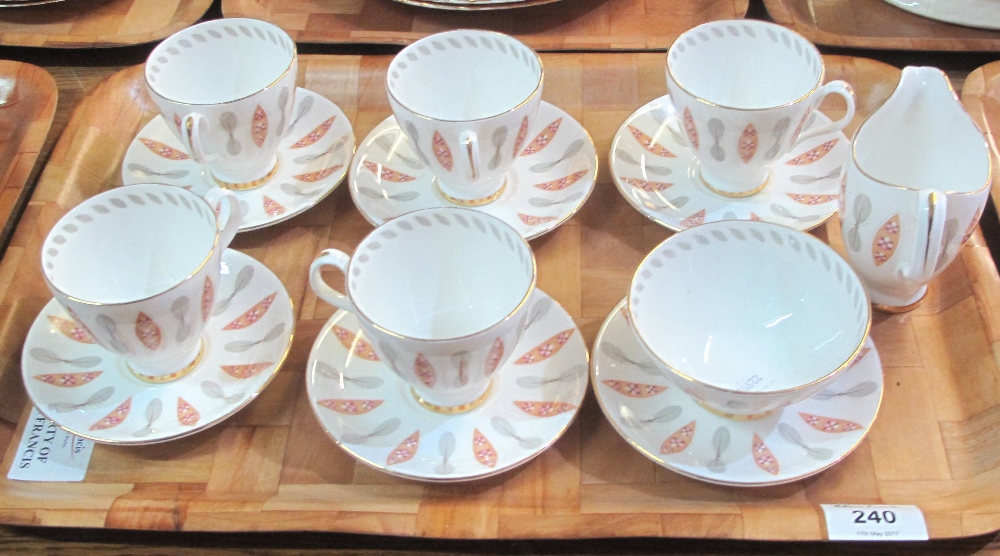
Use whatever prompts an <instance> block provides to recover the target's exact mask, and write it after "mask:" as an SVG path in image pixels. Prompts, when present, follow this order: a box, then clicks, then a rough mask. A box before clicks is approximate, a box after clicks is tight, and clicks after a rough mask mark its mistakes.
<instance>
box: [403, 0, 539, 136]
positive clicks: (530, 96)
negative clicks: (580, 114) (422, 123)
mask: <svg viewBox="0 0 1000 556" xmlns="http://www.w3.org/2000/svg"><path fill="white" fill-rule="evenodd" d="M552 1H553V2H554V1H555V0H552ZM459 32H471V33H477V34H483V35H496V36H500V37H505V38H509V39H511V40H513V41H515V42H517V43H518V44H520V45H521V46H523V47H524V48H525V49H527V50H528V51H529V52H531V54H532V55H533V56H534V57H535V60H536V61H537V62H538V83H536V84H535V88H534V89H533V90H532V91H531V93H530V94H528V96H527V97H525V99H524V100H522V101H521V102H519V103H517V106H514V107H513V108H508V109H507V110H503V111H501V112H497V113H496V114H490V115H489V116H483V117H481V118H472V119H448V118H435V117H433V116H428V115H426V114H422V113H420V112H417V111H416V110H413V109H412V108H410V107H409V106H407V105H406V103H404V102H402V101H401V100H399V98H397V97H396V95H395V94H393V92H392V88H391V87H389V81H388V79H387V80H386V83H385V92H386V94H387V95H388V96H389V98H390V99H391V100H392V101H393V102H395V103H396V104H398V105H399V106H400V107H401V108H403V109H405V110H406V111H407V112H409V113H410V114H412V115H414V116H416V117H418V118H420V119H422V120H426V121H428V122H446V123H475V122H483V121H486V120H490V119H493V118H497V117H500V116H503V115H505V114H510V113H512V112H516V111H517V110H519V109H521V108H522V107H524V106H525V105H526V104H529V103H530V102H532V101H533V100H534V99H535V98H536V97H538V96H540V94H541V91H542V85H544V84H545V64H543V63H542V57H541V56H539V55H538V52H536V51H535V49H533V48H529V47H528V45H526V44H524V43H523V42H521V41H519V40H518V39H517V38H515V37H512V36H511V35H506V34H504V33H498V32H496V31H487V30H485V29H455V30H452V31H445V32H442V33H436V34H434V35H430V36H427V37H424V38H422V39H420V40H418V41H416V42H414V43H413V44H410V45H409V46H407V47H406V48H404V49H403V50H401V51H400V52H399V54H397V55H396V56H394V57H393V59H392V62H389V68H390V69H391V68H392V63H393V62H395V61H396V59H397V58H399V57H400V56H402V55H403V54H404V53H406V52H407V51H409V50H412V49H414V48H416V47H417V45H420V44H422V43H423V42H424V41H429V40H430V39H431V38H433V37H437V36H440V35H450V34H452V33H459ZM400 127H402V126H400Z"/></svg>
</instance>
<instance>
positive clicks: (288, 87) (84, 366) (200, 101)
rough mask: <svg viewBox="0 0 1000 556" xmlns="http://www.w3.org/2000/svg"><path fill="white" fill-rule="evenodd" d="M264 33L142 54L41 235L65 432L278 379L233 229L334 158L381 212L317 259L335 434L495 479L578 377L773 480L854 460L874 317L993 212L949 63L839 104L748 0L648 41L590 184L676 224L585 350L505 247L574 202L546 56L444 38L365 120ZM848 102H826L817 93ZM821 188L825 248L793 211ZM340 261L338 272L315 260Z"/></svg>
mask: <svg viewBox="0 0 1000 556" xmlns="http://www.w3.org/2000/svg"><path fill="white" fill-rule="evenodd" d="M297 60H298V58H297V53H296V49H295V44H294V43H293V42H292V40H291V39H290V38H289V37H288V35H287V34H286V33H284V32H283V31H281V30H280V29H279V28H277V27H275V26H273V25H270V24H268V23H264V22H260V21H255V20H248V19H226V20H219V21H209V22H206V23H202V24H199V25H195V26H193V27H190V28H188V29H186V30H183V31H181V32H179V33H177V34H175V35H174V36H172V37H170V38H168V39H167V40H165V41H164V42H163V43H162V44H160V45H159V46H158V47H157V48H156V49H154V51H153V52H152V54H151V55H150V57H149V60H148V61H147V63H146V67H145V75H146V81H147V88H148V91H149V94H150V96H151V97H152V98H153V100H154V101H155V102H156V105H157V106H158V107H159V109H160V112H161V114H160V115H159V116H157V117H156V118H154V119H153V120H152V121H151V122H150V123H149V124H147V125H146V126H145V127H144V128H143V129H142V130H141V131H140V132H139V133H138V135H137V136H136V138H135V140H134V141H133V142H132V143H131V145H130V147H129V149H128V151H127V153H126V155H125V159H124V161H123V163H122V176H123V182H124V184H125V186H124V187H121V188H116V189H112V190H109V191H106V192H104V193H101V194H99V195H97V196H95V197H93V198H90V199H87V200H85V201H84V202H83V203H81V204H80V205H79V206H77V207H75V208H74V209H72V210H70V211H69V212H68V213H67V214H66V215H64V216H63V217H62V218H61V219H60V220H59V221H58V222H57V223H56V224H55V226H54V227H53V229H52V231H51V232H50V234H49V236H48V237H47V238H46V240H45V242H44V245H43V252H42V255H41V262H42V268H43V272H44V276H45V280H46V283H47V284H48V286H49V288H50V289H51V291H52V293H53V295H54V296H55V297H54V299H53V300H52V301H51V302H50V303H49V304H48V305H47V306H46V307H45V308H44V309H43V311H42V313H41V314H40V315H39V317H38V318H37V320H36V321H35V322H34V324H33V325H32V327H31V329H30V331H29V333H28V336H27V339H26V343H25V347H24V352H23V356H22V371H23V376H24V382H25V386H26V388H27V390H28V393H29V395H30V397H31V399H32V400H33V401H34V403H35V404H36V405H37V406H38V408H39V409H40V410H41V411H42V412H43V413H45V414H46V415H47V416H48V417H50V418H52V419H53V420H54V421H55V422H56V423H58V424H59V425H60V426H62V427H64V428H65V429H67V430H69V431H70V432H73V433H75V434H78V435H80V436H84V437H88V438H91V439H94V440H95V441H98V442H104V443H117V444H134V445H139V444H148V443H153V442H162V441H166V440H170V439H175V438H179V437H182V436H185V435H188V434H192V433H194V432H197V431H200V430H204V429H205V428H207V427H210V426H212V425H214V424H216V423H218V422H220V421H222V420H224V419H226V418H227V417H229V416H231V415H233V414H234V413H236V412H237V411H239V410H240V409H241V408H242V407H244V406H245V405H246V404H248V403H250V402H251V401H252V400H254V399H255V398H256V396H257V395H259V394H260V392H261V391H262V390H263V389H264V388H265V387H266V386H267V385H268V383H269V382H270V381H271V379H272V378H273V377H274V376H275V374H276V373H277V371H278V369H279V368H280V367H281V365H282V363H283V361H284V359H285V357H286V355H287V354H288V351H289V349H290V347H291V340H292V334H293V329H294V325H295V313H294V311H293V308H292V301H291V298H290V297H289V294H288V292H287V291H286V289H285V287H284V286H283V285H282V283H281V281H280V280H279V279H278V277H277V276H275V275H274V273H273V272H271V271H270V270H269V269H268V268H267V267H266V266H265V265H263V264H262V263H260V262H259V261H257V260H255V259H253V258H252V257H249V256H247V255H245V254H242V253H239V252H237V251H233V250H228V249H227V247H228V245H229V243H230V242H231V241H232V239H233V237H234V236H235V235H236V234H237V233H238V232H242V231H246V230H252V229H256V228H260V227H264V226H269V225H272V224H275V223H277V222H280V221H283V220H285V219H288V218H291V217H293V216H295V215H297V214H300V213H302V212H303V211H305V210H307V209H309V208H311V207H312V206H314V205H315V204H316V203H318V202H319V201H320V200H322V199H323V198H324V197H326V196H327V195H329V194H330V193H331V192H332V191H333V190H334V189H335V188H336V187H337V185H338V184H339V183H340V182H341V181H342V180H343V178H345V177H347V178H348V182H349V187H350V193H351V196H352V198H353V200H354V202H355V204H356V206H357V207H358V209H359V210H360V211H361V213H362V214H363V215H364V216H365V217H366V218H367V219H368V221H369V222H371V223H372V224H373V225H375V226H376V227H375V229H374V230H373V231H371V232H370V233H369V234H368V235H367V237H365V238H364V239H363V240H361V242H360V243H359V244H358V246H357V247H356V249H355V250H354V252H353V254H348V253H344V252H342V251H339V250H336V249H327V250H325V251H323V252H322V253H319V254H318V256H317V258H316V259H315V260H314V261H313V263H312V265H311V268H310V269H309V282H310V286H311V287H312V290H313V291H314V292H315V294H316V295H317V296H318V297H319V299H321V300H323V301H324V302H326V303H329V304H330V305H332V306H334V307H336V308H337V309H338V311H337V312H336V313H335V314H334V315H333V316H332V317H331V318H330V320H329V321H328V322H327V323H326V324H325V325H324V326H323V328H322V330H321V331H320V332H319V334H318V336H317V338H316V340H315V343H314V344H313V347H312V351H311V353H310V355H309V361H308V365H307V368H306V386H307V394H308V398H309V403H310V406H311V407H312V409H313V411H314V413H315V415H316V418H317V419H318V421H319V422H320V424H321V425H322V427H323V428H324V429H325V430H326V432H327V433H328V434H329V435H330V437H331V438H332V439H333V440H334V441H335V442H336V443H337V444H338V445H339V446H340V447H341V448H343V449H344V450H345V451H347V452H349V453H350V454H352V455H353V456H354V457H356V458H357V459H358V460H360V461H362V462H364V463H366V464H368V465H371V466H373V467H375V468H378V469H380V470H383V471H385V472H387V473H390V474H394V475H398V476H402V477H406V478H411V479H417V480H423V481H438V482H451V481H462V480H470V479H475V478H481V477H485V476H489V475H493V474H496V473H500V472H503V471H506V470H509V469H511V468H513V467H515V466H518V465H520V464H522V463H524V462H526V461H528V460H530V459H532V458H533V457H535V456H537V455H538V454H540V453H541V452H542V451H543V450H545V449H546V448H547V447H548V446H550V445H551V444H552V443H554V442H555V441H556V440H557V439H558V438H559V437H560V436H561V435H562V433H563V432H564V431H565V430H566V429H567V428H568V427H569V425H570V424H571V422H572V420H573V418H574V417H575V415H576V413H577V412H578V410H579V408H580V406H581V404H582V403H583V399H584V396H585V394H586V392H587V388H588V384H589V382H590V379H591V378H592V379H593V384H594V386H593V388H594V392H595V394H596V397H597V401H598V403H599V404H600V406H601V408H602V410H603V412H604V414H605V416H606V417H607V418H608V420H609V421H610V422H611V424H612V425H613V426H614V428H615V429H616V430H617V431H618V433H620V434H621V436H622V437H623V438H624V439H625V440H626V441H627V442H628V443H629V444H631V445H632V446H634V447H635V448H636V449H637V450H639V451H640V452H641V453H643V454H644V455H646V456H647V457H649V458H651V459H653V460H654V461H656V462H657V463H659V464H660V465H663V466H664V467H666V468H668V469H671V470H673V471H675V472H677V473H680V474H683V475H686V476H688V477H692V478H695V479H699V480H703V481H708V482H712V483H717V484H722V485H738V486H755V485H773V484H779V483H784V482H790V481H795V480H798V479H801V478H803V477H807V476H810V475H813V474H815V473H818V472H820V471H822V470H824V469H826V468H828V467H830V466H832V465H834V464H835V463H837V462H838V461H841V460H842V459H844V458H845V457H846V456H847V455H848V454H849V453H850V452H851V451H852V450H853V448H854V447H856V446H857V445H858V444H859V443H860V442H861V440H862V439H863V438H864V436H865V435H866V433H867V431H868V430H869V429H870V427H871V425H872V423H873V421H874V419H875V416H876V414H877V412H878V409H879V405H880V403H881V399H882V392H883V379H882V370H881V364H880V363H879V359H878V352H877V350H876V348H875V345H874V344H873V343H872V340H871V338H870V337H869V331H870V328H871V322H872V307H873V306H874V307H875V308H880V309H884V310H888V311H905V310H909V309H912V308H913V307H915V306H916V304H918V303H919V302H920V300H921V299H922V298H923V296H924V295H925V293H926V289H927V283H928V282H929V281H931V280H932V279H933V278H934V277H935V276H937V275H938V274H939V273H940V272H941V271H942V270H943V269H944V268H945V267H946V266H947V265H948V264H949V263H950V262H951V261H952V260H953V259H954V258H955V256H956V255H957V253H958V251H959V250H960V249H961V246H962V244H963V243H964V241H965V240H967V239H968V237H969V236H970V235H971V233H972V231H973V230H974V228H975V226H976V224H977V222H978V220H979V218H980V216H981V214H982V209H983V206H984V204H985V202H986V195H987V194H988V189H987V186H988V184H989V182H990V179H991V162H990V155H989V151H988V149H987V146H986V143H985V141H984V139H983V137H982V135H981V134H980V132H979V131H978V130H977V128H976V127H975V125H974V124H973V123H972V120H971V119H970V118H969V117H968V116H967V115H966V114H965V112H964V111H963V109H962V107H961V105H960V104H959V103H958V101H957V99H956V97H955V94H954V92H953V91H952V90H951V87H950V84H949V83H948V81H947V78H946V77H945V76H944V75H943V74H942V73H941V72H940V71H939V70H936V69H933V68H913V67H910V68H906V69H904V70H903V74H902V78H901V80H900V82H899V85H898V86H897V88H896V91H895V92H894V93H893V94H892V96H891V97H890V98H889V99H888V100H887V101H886V102H885V104H884V105H882V106H881V107H880V108H878V109H877V110H876V111H875V112H874V114H872V115H871V116H870V117H869V118H868V119H867V120H865V121H864V122H863V123H862V124H861V126H860V127H859V128H858V130H857V132H856V133H855V135H854V137H853V138H852V139H850V140H849V139H848V138H847V137H846V136H845V135H844V134H843V132H842V130H843V128H844V127H845V126H846V125H847V124H848V123H850V122H851V120H852V119H853V117H854V109H855V105H854V95H853V91H852V89H851V87H850V85H849V84H847V83H845V82H843V81H831V82H828V83H825V84H824V82H823V81H824V67H823V60H822V57H821V56H820V54H819V52H818V51H817V50H816V48H815V47H814V46H813V45H812V44H811V43H809V42H808V41H807V40H806V39H805V38H803V37H801V36H799V35H797V34H795V33H794V32H791V31H789V30H787V29H785V28H783V27H780V26H777V25H773V24H769V23H765V22H759V21H719V22H713V23H707V24H704V25H701V26H699V27H696V28H694V29H692V30H690V31H688V32H686V33H684V34H683V35H681V36H680V37H679V38H678V39H677V41H676V42H675V43H674V44H673V46H672V47H671V48H670V50H669V52H668V54H667V57H666V77H667V92H668V94H667V95H665V96H663V97H661V98H659V99H657V100H654V101H652V102H650V103H649V104H647V105H646V106H643V107H641V108H639V109H638V110H637V111H636V112H635V113H634V114H632V115H631V116H629V118H628V119H627V120H626V121H625V122H624V123H623V124H622V126H621V128H620V129H619V130H618V132H617V134H616V135H615V137H614V140H613V143H612V146H611V152H610V164H611V175H612V179H613V180H614V182H615V184H616V186H617V187H618V188H619V190H620V192H621V193H622V195H623V197H624V198H625V199H626V200H627V201H628V202H629V203H630V204H631V205H632V206H633V207H634V208H635V209H636V210H638V211H639V212H640V213H642V214H643V215H644V216H646V217H648V218H650V219H652V220H654V221H655V222H657V223H659V224H661V225H663V226H665V227H667V228H670V229H672V230H674V231H676V232H677V233H675V234H674V235H672V236H671V237H670V238H668V239H667V240H665V241H663V242H662V243H661V244H660V245H658V246H656V247H655V248H654V249H653V250H652V251H650V252H649V254H648V255H647V256H646V257H645V259H644V260H643V261H642V262H641V263H640V264H639V266H638V268H637V269H636V270H635V273H634V275H633V278H632V280H631V283H630V285H629V289H628V292H627V295H626V297H625V299H623V300H622V301H621V303H619V304H618V306H617V307H615V309H614V310H613V311H612V312H611V314H610V315H609V316H608V317H607V319H606V321H605V322H604V324H603V326H602V327H601V329H600V331H599V332H598V334H597V339H596V341H595V343H594V346H593V360H592V361H591V360H590V357H591V355H590V354H589V353H588V348H587V346H586V345H585V343H584V340H583V338H582V336H581V333H580V330H579V329H578V328H577V326H576V325H575V324H574V322H573V319H572V318H571V317H570V316H569V314H568V313H567V312H566V311H565V310H564V309H563V308H562V307H561V306H560V305H559V304H558V303H557V302H556V301H554V300H553V299H552V298H551V297H549V296H548V295H546V294H545V293H544V292H543V291H541V290H540V289H539V288H538V287H537V283H536V282H537V274H538V273H537V269H536V263H535V256H534V254H533V252H532V248H531V246H530V245H529V244H528V242H527V240H529V239H532V238H534V237H538V236H539V235H542V234H544V233H546V232H548V231H551V230H553V229H554V228H556V227H557V226H559V225H560V224H561V223H563V222H564V221H566V220H567V219H569V218H570V217H571V216H572V215H573V214H575V213H576V211H577V210H578V209H579V208H580V207H581V206H582V204H583V203H584V202H585V201H586V200H587V198H588V196H589V194H590V192H591V190H592V189H593V187H594V184H595V180H596V175H597V164H598V159H597V154H596V150H595V148H594V143H593V141H592V140H591V139H590V137H589V135H588V134H587V132H586V131H585V130H584V128H583V127H582V126H581V125H580V124H579V123H578V122H577V121H576V120H575V119H574V118H573V117H572V116H570V115H569V114H567V113H566V112H564V111H562V110H560V109H559V108H558V107H556V106H554V105H552V104H549V103H546V102H544V101H542V100H541V98H542V89H543V82H544V68H543V66H542V62H541V60H540V59H539V57H538V55H537V54H536V53H535V52H533V51H532V50H531V49H529V48H527V47H526V46H524V45H523V44H521V43H520V42H519V41H517V40H515V39H514V38H512V37H509V36H506V35H502V34H498V33H493V32H486V31H476V30H458V31H449V32H444V33H439V34H436V35H432V36H429V37H427V38H424V39H421V40H419V41H417V42H416V43H414V44H412V45H410V46H408V47H406V48H404V49H403V50H402V51H401V52H400V53H399V54H398V55H397V56H396V57H395V58H394V59H393V61H392V63H391V64H390V65H389V68H388V72H387V76H386V93H387V96H388V99H389V103H390V106H391V107H392V112H393V115H392V116H390V117H389V118H387V119H386V120H385V121H383V122H381V123H380V124H378V125H377V126H375V128H374V129H373V130H372V132H371V133H370V134H369V135H368V136H367V137H366V138H365V139H364V140H362V141H361V142H360V143H359V144H358V147H357V150H356V151H355V138H354V134H353V130H352V128H351V125H350V122H349V121H348V118H347V117H346V116H345V114H344V113H343V112H342V111H341V110H340V109H339V108H338V107H337V106H336V105H335V104H333V103H332V102H330V101H329V100H327V99H326V98H324V97H322V96H320V95H318V94H316V93H314V92H311V91H309V90H306V89H303V88H296V86H295V77H296V75H297ZM831 94H833V95H836V96H838V97H841V98H842V99H843V102H844V103H845V105H846V111H845V112H844V115H843V117H841V118H840V119H838V120H837V121H831V120H830V119H829V118H827V117H826V116H825V115H823V114H822V113H821V112H819V110H818V107H819V105H820V103H821V102H822V101H823V99H824V98H826V97H827V96H829V95H831ZM834 212H839V214H840V217H841V220H842V233H843V243H844V246H845V253H846V258H844V257H842V256H841V255H839V254H838V253H837V252H836V251H834V250H833V249H832V248H831V247H830V246H828V245H827V244H826V243H824V242H822V241H821V240H819V239H817V238H816V237H815V236H813V235H811V234H808V233H805V231H807V230H809V229H811V228H813V227H815V226H818V225H820V224H821V223H823V222H824V221H825V220H826V219H827V218H828V217H830V216H831V215H832V214H833V213H834ZM330 271H336V273H339V274H342V275H343V287H342V288H340V289H338V288H336V287H333V286H332V285H331V283H332V282H328V280H330V279H331V278H332V277H333V276H334V273H333V272H330Z"/></svg>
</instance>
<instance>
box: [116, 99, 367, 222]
mask: <svg viewBox="0 0 1000 556" xmlns="http://www.w3.org/2000/svg"><path fill="white" fill-rule="evenodd" d="M169 125H171V124H169V123H167V120H166V119H164V117H163V116H162V115H160V116H157V117H155V118H153V120H152V121H150V122H149V123H148V124H146V127H144V128H142V130H141V131H140V132H139V134H138V135H136V137H135V139H133V140H132V143H131V144H130V145H129V147H128V151H126V152H125V160H124V161H123V162H122V183H123V184H125V185H132V184H135V183H148V182H155V183H166V184H170V185H177V186H181V187H185V188H188V189H191V190H192V191H194V192H195V193H199V194H204V193H205V192H206V191H208V190H209V189H211V188H213V187H217V186H218V185H219V183H218V182H216V180H215V178H214V177H212V174H211V172H210V171H209V170H208V168H207V167H204V166H202V165H201V164H198V163H197V162H195V161H194V160H193V159H191V157H190V156H189V155H188V153H187V152H185V150H184V147H183V145H181V142H180V141H179V140H177V138H176V137H175V136H174V134H173V133H172V132H171V131H170V128H169V127H168V126H169ZM281 133H283V135H284V138H283V139H282V140H281V144H280V145H279V146H278V168H277V172H276V173H275V175H274V176H273V177H271V178H270V179H269V180H268V181H267V182H266V183H264V184H263V185H261V186H259V187H257V188H255V189H251V190H248V191H237V192H236V194H237V195H239V197H240V205H241V207H242V208H243V215H244V216H243V224H242V225H241V226H240V231H247V230H256V229H258V228H264V227H266V226H270V225H272V224H277V223H278V222H282V221H284V220H288V219H289V218H291V217H293V216H296V215H298V214H300V213H302V212H303V211H305V210H308V209H309V208H311V207H312V206H314V205H315V204H316V203H318V202H320V201H321V200H323V198H325V197H326V196H327V195H329V194H330V193H332V192H333V190H334V189H336V188H337V186H338V185H340V182H341V181H342V180H343V179H344V175H345V174H347V163H348V161H350V160H351V156H352V155H353V153H354V130H353V129H352V128H351V122H350V120H348V118H347V116H346V115H344V113H343V112H342V111H341V110H340V108H339V107H338V106H337V105H336V104H334V103H332V102H330V101H329V100H327V99H326V98H324V97H323V96H322V95H319V94H317V93H314V92H312V91H309V90H306V89H303V88H301V87H300V88H298V89H296V91H295V108H294V109H293V110H292V119H291V123H289V124H288V127H286V128H285V129H284V130H283V131H282V132H281Z"/></svg>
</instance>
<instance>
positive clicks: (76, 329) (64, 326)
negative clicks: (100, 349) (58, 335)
mask: <svg viewBox="0 0 1000 556" xmlns="http://www.w3.org/2000/svg"><path fill="white" fill-rule="evenodd" d="M49 322H51V323H52V325H53V326H55V327H56V330H58V331H59V332H62V333H63V335H64V336H66V337H67V338H69V339H70V340H75V341H77V342H80V343H81V344H92V343H94V339H93V338H91V337H90V334H88V333H87V329H86V328H84V327H82V326H79V325H77V324H76V322H75V321H72V320H70V319H64V318H61V317H56V316H52V315H49Z"/></svg>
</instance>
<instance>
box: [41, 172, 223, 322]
mask: <svg viewBox="0 0 1000 556" xmlns="http://www.w3.org/2000/svg"><path fill="white" fill-rule="evenodd" d="M144 185H156V186H163V187H169V188H171V192H172V193H175V192H176V193H180V192H183V194H185V195H190V196H192V197H194V198H195V199H197V200H198V201H201V202H202V203H205V205H206V206H207V207H208V210H209V212H211V213H212V214H213V215H214V216H215V237H214V238H213V239H212V247H211V248H210V249H209V250H208V254H207V255H206V256H205V258H204V260H202V261H201V263H199V264H198V266H197V267H196V268H195V269H194V270H193V271H191V272H190V273H188V274H187V275H186V276H184V277H183V278H181V279H180V280H178V281H177V283H176V284H174V285H172V286H170V287H168V288H167V289H165V290H162V291H158V292H156V293H154V294H150V295H148V296H146V297H143V298H141V299H133V300H129V301H88V300H85V299H80V298H78V297H74V296H72V295H70V294H68V293H66V291H65V290H63V289H62V288H60V287H58V286H56V285H55V283H53V281H52V280H51V279H50V278H49V270H48V269H47V268H45V265H42V277H43V278H44V279H45V283H46V285H48V286H49V288H51V289H52V290H53V291H56V292H59V295H61V296H62V297H64V298H65V299H66V300H68V301H72V302H73V303H78V304H80V305H87V306H90V307H124V306H127V305H132V304H135V303H143V302H145V301H149V300H150V299H153V298H154V297H159V296H161V295H163V294H165V293H169V292H171V291H173V290H175V289H177V288H179V287H181V286H183V285H184V284H186V283H187V282H188V280H191V279H192V278H194V277H195V276H197V275H198V273H199V272H201V270H202V269H203V268H205V265H206V264H208V261H210V260H211V259H212V256H213V255H215V253H216V251H218V248H219V236H220V235H221V233H222V230H221V229H220V228H219V215H217V214H215V209H213V208H212V205H210V204H208V201H206V200H205V198H204V197H202V196H201V195H198V194H197V193H192V192H191V191H188V190H187V189H184V188H183V187H177V186H174V185H170V184H165V183H136V184H132V185H125V186H122V187H136V186H144ZM115 189H117V188H115ZM115 189H108V190H106V191H102V192H101V193H100V194H104V193H108V192H110V191H114V190H115ZM94 198H96V196H95V197H91V198H90V199H87V200H86V201H84V202H89V201H91V200H92V199H94ZM81 205H82V203H81ZM81 205H77V206H75V207H73V209H72V210H70V211H68V212H67V213H66V214H64V215H63V216H62V218H60V219H59V220H58V221H57V222H56V224H55V226H53V227H52V229H51V230H49V235H48V236H46V237H45V242H44V243H42V245H43V246H44V245H47V244H48V242H49V236H51V235H52V233H53V232H55V230H56V228H58V227H59V224H60V223H61V222H62V221H63V220H64V219H65V218H66V217H67V216H69V215H70V214H71V213H72V212H73V211H75V210H76V209H78V208H79V207H80V206H81ZM219 256H220V257H221V256H222V254H221V253H220V254H219Z"/></svg>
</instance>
